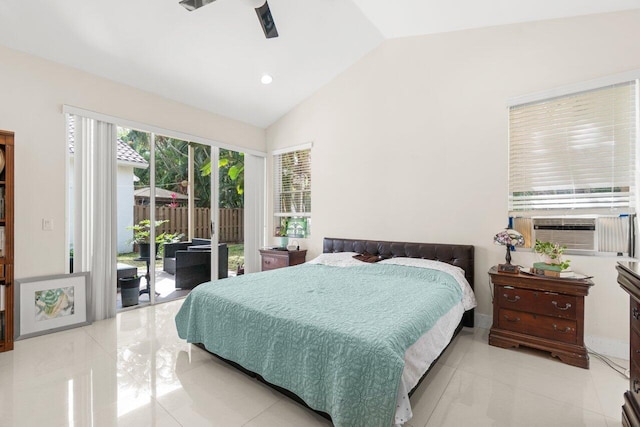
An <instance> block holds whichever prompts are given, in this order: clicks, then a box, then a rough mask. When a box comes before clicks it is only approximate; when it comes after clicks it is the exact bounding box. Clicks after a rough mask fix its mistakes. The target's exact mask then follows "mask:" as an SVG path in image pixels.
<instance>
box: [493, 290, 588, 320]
mask: <svg viewBox="0 0 640 427" xmlns="http://www.w3.org/2000/svg"><path fill="white" fill-rule="evenodd" d="M496 291H497V292H498V295H496V297H497V300H498V304H499V305H500V307H501V308H506V309H510V310H518V311H526V312H530V313H537V314H543V315H545V316H554V317H561V318H563V319H572V320H575V318H576V306H577V298H576V297H574V296H571V295H560V294H556V293H550V292H539V291H531V290H527V289H516V288H512V287H508V286H498V287H496Z"/></svg>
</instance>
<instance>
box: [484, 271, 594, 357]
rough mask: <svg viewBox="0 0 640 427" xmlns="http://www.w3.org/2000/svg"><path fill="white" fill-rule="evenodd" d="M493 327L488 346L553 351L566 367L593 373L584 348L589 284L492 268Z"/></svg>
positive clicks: (588, 281)
mask: <svg viewBox="0 0 640 427" xmlns="http://www.w3.org/2000/svg"><path fill="white" fill-rule="evenodd" d="M489 276H491V282H492V283H493V326H492V327H491V332H490V333H489V344H491V345H495V346H497V347H502V348H509V347H518V346H520V345H524V346H527V347H533V348H537V349H540V350H545V351H550V352H551V356H554V357H557V358H558V359H560V360H562V361H563V362H565V363H568V364H570V365H575V366H579V367H581V368H586V369H589V355H588V354H587V349H586V348H585V346H584V297H585V296H587V295H588V294H589V288H590V287H591V286H593V282H592V281H590V280H572V279H557V278H554V277H544V276H532V275H528V274H523V273H519V274H508V273H498V270H497V267H492V268H491V270H489Z"/></svg>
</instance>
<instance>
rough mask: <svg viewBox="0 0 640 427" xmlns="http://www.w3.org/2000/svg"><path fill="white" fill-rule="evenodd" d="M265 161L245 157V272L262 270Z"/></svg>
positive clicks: (250, 156)
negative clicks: (261, 250) (260, 254)
mask: <svg viewBox="0 0 640 427" xmlns="http://www.w3.org/2000/svg"><path fill="white" fill-rule="evenodd" d="M265 161H266V159H265V158H264V157H262V156H254V155H252V154H248V153H245V155H244V271H245V273H255V272H258V271H260V270H261V265H260V257H259V252H258V249H260V248H261V247H263V246H264V244H265V218H264V215H265V187H264V186H265V182H266V176H265Z"/></svg>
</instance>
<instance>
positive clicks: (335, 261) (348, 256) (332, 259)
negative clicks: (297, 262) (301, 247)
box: [307, 252, 366, 267]
mask: <svg viewBox="0 0 640 427" xmlns="http://www.w3.org/2000/svg"><path fill="white" fill-rule="evenodd" d="M354 255H358V253H357V252H334V253H326V254H320V255H318V256H317V257H315V258H314V259H312V260H311V261H308V262H307V264H322V265H330V266H333V267H351V266H354V265H363V264H366V263H364V262H362V261H358V260H357V259H355V258H354V257H353V256H354Z"/></svg>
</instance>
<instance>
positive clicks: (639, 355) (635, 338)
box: [616, 262, 640, 426]
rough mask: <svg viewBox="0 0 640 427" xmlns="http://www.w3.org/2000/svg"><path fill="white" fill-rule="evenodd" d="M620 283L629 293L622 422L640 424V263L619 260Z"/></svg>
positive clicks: (630, 424)
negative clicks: (627, 386) (627, 360)
mask: <svg viewBox="0 0 640 427" xmlns="http://www.w3.org/2000/svg"><path fill="white" fill-rule="evenodd" d="M616 270H618V283H619V284H620V286H621V287H622V289H624V290H625V291H626V292H627V293H628V294H629V335H630V336H629V365H630V366H629V368H630V377H629V390H628V391H626V392H625V394H624V405H623V406H622V424H623V425H625V426H639V425H640V264H639V263H637V262H619V263H618V265H617V266H616Z"/></svg>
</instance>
